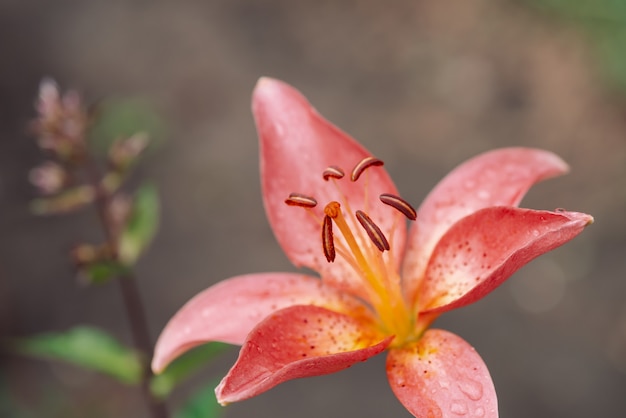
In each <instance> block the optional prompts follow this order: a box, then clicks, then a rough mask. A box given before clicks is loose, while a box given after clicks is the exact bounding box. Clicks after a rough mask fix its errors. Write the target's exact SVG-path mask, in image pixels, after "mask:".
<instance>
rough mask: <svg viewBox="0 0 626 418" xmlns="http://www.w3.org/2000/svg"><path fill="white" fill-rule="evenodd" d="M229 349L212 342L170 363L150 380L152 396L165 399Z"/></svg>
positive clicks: (222, 344)
mask: <svg viewBox="0 0 626 418" xmlns="http://www.w3.org/2000/svg"><path fill="white" fill-rule="evenodd" d="M229 347H230V345H228V344H224V343H216V342H213V343H208V344H204V345H201V346H199V347H196V348H194V349H193V350H190V351H188V352H186V353H185V354H183V355H182V356H181V357H179V358H177V359H176V360H175V361H174V362H172V363H171V364H170V365H169V366H168V367H167V369H165V371H163V373H161V374H159V375H156V376H154V377H153V378H152V381H151V382H150V390H151V391H152V394H153V395H154V396H155V397H157V398H166V397H167V396H168V395H169V394H170V392H171V391H172V390H173V389H174V388H175V387H176V386H177V385H178V384H179V383H181V382H182V381H183V380H185V379H186V378H188V377H189V376H191V375H192V374H193V373H195V372H196V371H198V370H199V369H200V368H201V367H202V366H203V365H205V364H206V363H208V362H209V361H211V360H213V359H214V358H215V357H216V356H217V355H218V354H221V353H223V352H224V351H226V350H227V349H228V348H229Z"/></svg>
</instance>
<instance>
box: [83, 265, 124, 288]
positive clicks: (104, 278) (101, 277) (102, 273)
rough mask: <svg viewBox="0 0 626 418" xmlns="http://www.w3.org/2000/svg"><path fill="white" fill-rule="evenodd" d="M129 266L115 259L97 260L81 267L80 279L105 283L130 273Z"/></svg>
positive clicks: (93, 282) (94, 282)
mask: <svg viewBox="0 0 626 418" xmlns="http://www.w3.org/2000/svg"><path fill="white" fill-rule="evenodd" d="M128 272H129V269H128V267H126V266H124V265H122V264H120V263H116V262H115V261H107V260H104V261H96V262H93V263H90V264H88V265H86V266H83V267H81V268H80V269H79V275H80V280H84V281H85V282H87V283H89V284H104V283H107V282H108V281H109V280H111V279H114V278H116V277H121V276H124V275H126V274H128Z"/></svg>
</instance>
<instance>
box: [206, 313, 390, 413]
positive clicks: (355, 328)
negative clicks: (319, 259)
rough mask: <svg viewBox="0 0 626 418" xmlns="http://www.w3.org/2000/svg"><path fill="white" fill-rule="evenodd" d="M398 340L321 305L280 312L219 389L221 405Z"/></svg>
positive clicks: (339, 366)
mask: <svg viewBox="0 0 626 418" xmlns="http://www.w3.org/2000/svg"><path fill="white" fill-rule="evenodd" d="M392 339H393V337H387V338H385V337H384V336H381V335H380V334H379V333H377V332H376V331H374V327H371V324H370V323H367V322H363V321H361V320H359V319H356V318H353V317H351V316H348V315H344V314H341V313H337V312H333V311H330V310H328V309H324V308H320V307H317V306H292V307H289V308H285V309H282V310H280V311H277V312H275V313H274V314H272V315H271V316H269V317H268V318H267V319H265V320H264V321H263V322H261V323H260V324H259V325H258V326H257V327H256V328H255V329H254V330H253V331H252V332H251V333H250V335H249V336H248V339H247V340H246V342H245V343H244V345H243V347H242V348H241V351H240V353H239V358H238V359H237V362H236V363H235V365H234V366H233V367H232V368H231V369H230V371H229V372H228V374H227V375H226V377H224V379H223V380H222V382H221V383H220V384H219V386H218V387H217V388H216V389H215V393H216V395H217V400H218V402H219V403H221V404H222V405H225V404H228V403H231V402H235V401H240V400H243V399H247V398H250V397H252V396H255V395H258V394H259V393H261V392H264V391H266V390H268V389H270V388H272V387H274V386H276V385H278V384H279V383H282V382H285V381H287V380H291V379H297V378H300V377H309V376H319V375H323V374H329V373H334V372H336V371H339V370H343V369H345V368H348V367H350V366H351V365H353V364H355V363H358V362H360V361H365V360H367V359H368V358H370V357H372V356H374V355H376V354H379V353H380V352H382V351H383V350H384V349H385V348H386V347H387V346H388V345H389V343H390V342H391V340H392Z"/></svg>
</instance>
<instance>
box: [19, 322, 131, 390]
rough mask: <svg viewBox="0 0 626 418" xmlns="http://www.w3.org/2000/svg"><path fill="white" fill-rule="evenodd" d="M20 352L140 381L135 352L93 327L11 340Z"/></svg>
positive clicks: (123, 379)
mask: <svg viewBox="0 0 626 418" xmlns="http://www.w3.org/2000/svg"><path fill="white" fill-rule="evenodd" d="M13 348H14V349H15V350H16V351H17V352H18V353H21V354H24V355H29V356H33V357H38V358H45V359H52V360H62V361H66V362H69V363H72V364H75V365H78V366H81V367H84V368H86V369H91V370H95V371H98V372H101V373H105V374H107V375H109V376H112V377H114V378H116V379H117V380H119V381H121V382H123V383H128V384H137V383H139V381H140V380H141V374H142V364H141V360H140V357H139V355H138V354H137V353H136V352H135V351H133V350H131V349H129V348H127V347H125V346H123V345H121V344H120V343H119V342H118V341H117V340H116V339H114V338H113V337H112V336H110V335H109V334H107V333H105V332H104V331H101V330H99V329H97V328H92V327H87V326H78V327H75V328H72V329H71V330H69V331H67V332H58V333H57V332H51V333H45V334H41V335H37V336H34V337H30V338H23V339H17V340H13Z"/></svg>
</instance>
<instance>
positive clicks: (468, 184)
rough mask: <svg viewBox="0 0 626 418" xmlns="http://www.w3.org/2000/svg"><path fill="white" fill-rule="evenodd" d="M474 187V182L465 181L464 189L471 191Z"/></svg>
mask: <svg viewBox="0 0 626 418" xmlns="http://www.w3.org/2000/svg"><path fill="white" fill-rule="evenodd" d="M474 187H476V182H475V181H474V180H465V188H466V189H473V188H474Z"/></svg>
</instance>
